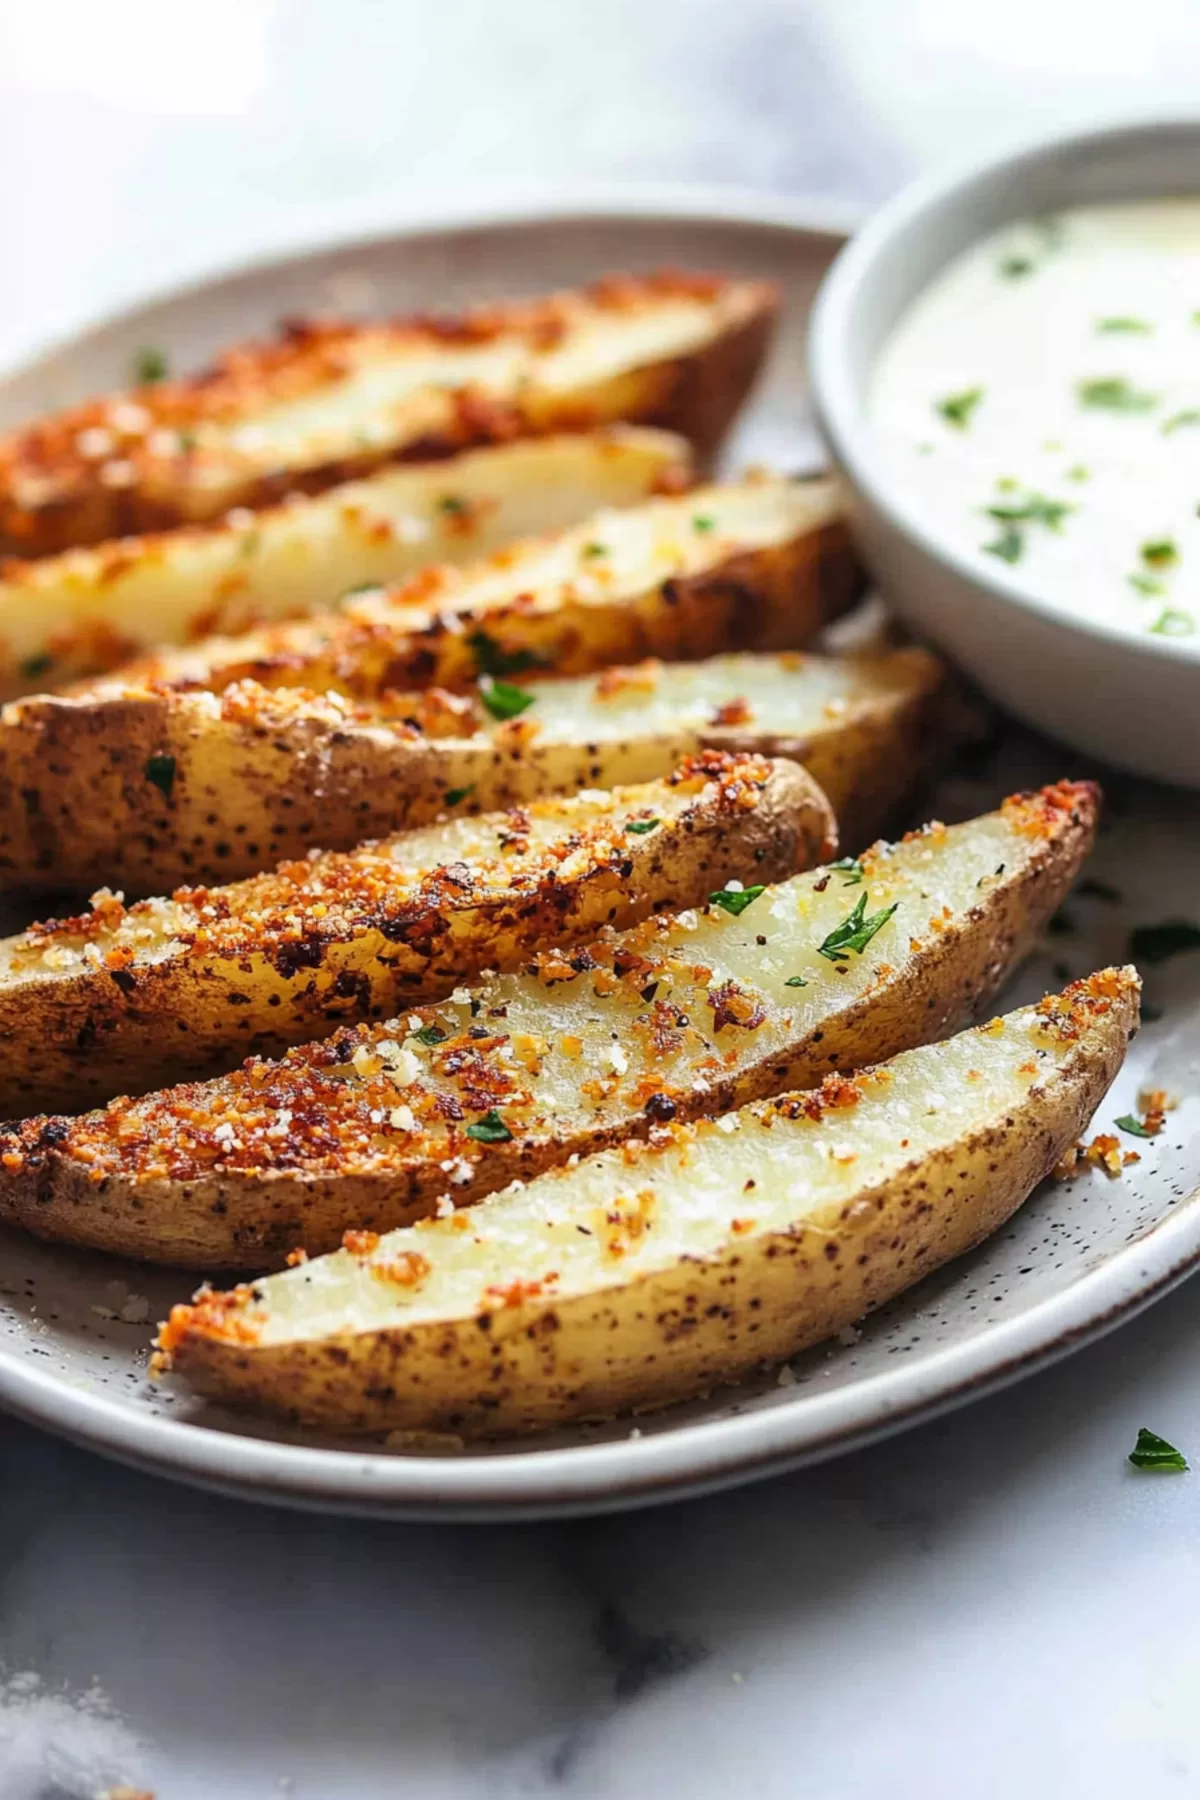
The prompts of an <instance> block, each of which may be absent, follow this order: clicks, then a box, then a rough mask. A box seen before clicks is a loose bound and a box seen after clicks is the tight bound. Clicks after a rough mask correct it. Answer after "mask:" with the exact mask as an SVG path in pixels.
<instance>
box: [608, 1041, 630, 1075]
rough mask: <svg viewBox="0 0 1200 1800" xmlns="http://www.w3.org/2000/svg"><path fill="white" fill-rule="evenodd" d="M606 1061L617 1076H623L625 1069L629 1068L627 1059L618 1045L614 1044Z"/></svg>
mask: <svg viewBox="0 0 1200 1800" xmlns="http://www.w3.org/2000/svg"><path fill="white" fill-rule="evenodd" d="M608 1060H609V1062H610V1063H611V1064H612V1066H613V1068H614V1069H615V1070H616V1072H617V1074H618V1075H624V1073H625V1071H626V1069H627V1068H628V1067H629V1058H628V1056H626V1054H625V1052H624V1050H622V1048H621V1046H620V1044H614V1045H613V1046H612V1048H611V1049H610V1050H609V1052H608Z"/></svg>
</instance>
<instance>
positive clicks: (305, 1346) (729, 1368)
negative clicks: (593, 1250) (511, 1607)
mask: <svg viewBox="0 0 1200 1800" xmlns="http://www.w3.org/2000/svg"><path fill="white" fill-rule="evenodd" d="M1128 974H1129V975H1130V976H1131V977H1132V971H1128ZM1137 1019H1138V992H1137V983H1136V978H1132V979H1131V980H1130V981H1129V982H1128V984H1127V985H1126V987H1125V989H1124V991H1123V992H1122V994H1121V995H1120V997H1119V998H1118V1000H1117V1001H1116V1003H1115V1004H1114V1006H1113V1009H1112V1011H1111V1013H1110V1014H1109V1015H1108V1016H1107V1019H1106V1020H1105V1021H1104V1025H1103V1029H1102V1031H1100V1032H1098V1033H1095V1034H1091V1035H1089V1036H1088V1038H1087V1041H1086V1042H1085V1043H1083V1044H1081V1045H1080V1047H1079V1048H1078V1050H1077V1051H1076V1052H1075V1053H1074V1054H1073V1055H1072V1057H1071V1058H1070V1060H1069V1061H1068V1063H1067V1065H1066V1066H1065V1067H1064V1068H1063V1069H1062V1070H1060V1071H1059V1072H1058V1073H1057V1074H1056V1075H1055V1076H1054V1077H1052V1078H1051V1079H1050V1080H1049V1081H1047V1083H1046V1084H1045V1086H1044V1087H1035V1088H1033V1089H1031V1090H1030V1093H1029V1095H1028V1098H1027V1101H1026V1103H1025V1104H1024V1105H1023V1106H1022V1107H1021V1108H1020V1109H1018V1110H1017V1111H1015V1112H1014V1114H1013V1116H1012V1117H1011V1118H1010V1119H1008V1120H1007V1121H1006V1123H1005V1125H1004V1126H1003V1127H1002V1128H1000V1129H990V1130H987V1131H979V1132H975V1133H972V1134H969V1135H964V1136H962V1137H960V1138H959V1139H958V1140H957V1141H956V1142H954V1143H952V1144H950V1145H949V1146H947V1147H945V1148H943V1149H942V1150H940V1151H939V1152H937V1153H935V1154H933V1155H931V1156H929V1157H927V1158H926V1159H925V1160H923V1161H919V1162H916V1163H913V1164H910V1165H909V1166H908V1168H906V1169H904V1170H903V1171H902V1173H901V1174H900V1175H899V1176H898V1177H897V1178H895V1179H893V1180H891V1181H889V1182H886V1183H884V1184H882V1185H880V1186H879V1187H876V1188H868V1189H866V1190H864V1191H863V1192H862V1193H860V1194H859V1195H858V1196H857V1197H856V1201H855V1203H854V1204H853V1206H852V1207H843V1208H840V1209H839V1208H831V1209H830V1210H829V1212H828V1213H827V1214H825V1215H819V1216H817V1217H816V1218H813V1219H811V1220H809V1221H806V1222H804V1223H803V1224H800V1225H798V1226H796V1227H795V1228H794V1229H793V1230H791V1231H787V1232H775V1233H772V1234H766V1233H763V1234H761V1235H758V1234H756V1235H754V1236H752V1237H750V1238H748V1239H746V1240H745V1241H744V1242H742V1243H737V1242H736V1241H735V1243H734V1244H732V1245H731V1246H730V1247H728V1248H727V1249H726V1250H725V1251H724V1252H723V1253H722V1254H721V1255H719V1256H717V1257H713V1258H710V1259H706V1260H700V1259H692V1260H684V1259H681V1260H680V1261H679V1262H677V1263H676V1264H675V1265H674V1266H673V1267H672V1268H671V1269H670V1270H668V1271H665V1272H662V1273H655V1274H653V1275H650V1276H642V1277H640V1278H638V1279H637V1280H635V1281H633V1282H630V1283H629V1284H627V1285H625V1286H622V1287H616V1288H611V1289H605V1290H603V1291H600V1292H597V1293H594V1294H588V1295H583V1296H580V1297H571V1298H569V1299H566V1300H563V1301H559V1302H555V1301H553V1300H548V1299H528V1300H522V1301H521V1302H520V1303H519V1304H517V1305H514V1306H509V1307H505V1308H503V1309H502V1310H500V1311H497V1312H494V1313H492V1314H490V1315H484V1316H483V1317H481V1318H474V1317H473V1318H469V1319H456V1320H449V1321H447V1322H446V1323H445V1324H444V1325H441V1326H439V1327H433V1328H430V1327H426V1328H425V1329H424V1330H422V1329H419V1328H418V1329H412V1328H408V1329H394V1330H384V1331H375V1332H363V1333H361V1334H355V1333H351V1332H347V1333H345V1334H344V1335H341V1336H338V1337H329V1338H325V1339H321V1340H318V1341H313V1342H303V1341H293V1342H290V1343H286V1344H281V1345H263V1346H259V1345H252V1344H251V1345H247V1344H240V1343H237V1342H234V1341H231V1340H230V1339H229V1338H222V1337H221V1336H220V1335H219V1333H218V1332H214V1331H212V1330H206V1329H205V1328H204V1327H203V1326H200V1327H192V1328H190V1329H188V1328H185V1329H183V1331H182V1332H181V1334H180V1336H179V1338H178V1341H177V1342H176V1344H175V1345H174V1347H173V1349H172V1356H171V1361H172V1366H173V1367H174V1368H175V1369H176V1370H177V1371H178V1372H179V1373H180V1374H182V1375H183V1376H185V1377H186V1379H187V1380H188V1381H189V1382H190V1384H191V1385H192V1387H193V1388H194V1389H196V1390H197V1391H198V1392H199V1393H201V1394H205V1395H208V1396H211V1397H213V1398H216V1399H220V1400H222V1401H228V1402H232V1403H234V1404H239V1405H245V1406H251V1407H255V1408H258V1409H261V1410H266V1411H269V1412H271V1413H273V1414H275V1415H280V1414H282V1415H284V1416H286V1417H288V1418H290V1419H293V1420H296V1421H300V1422H303V1423H304V1424H307V1425H312V1426H319V1427H326V1428H331V1429H333V1430H337V1431H345V1432H375V1431H388V1430H394V1429H420V1430H425V1431H446V1432H453V1433H457V1434H461V1435H466V1436H498V1435H502V1434H508V1433H514V1432H521V1431H528V1430H531V1429H537V1428H545V1427H547V1426H551V1425H559V1424H564V1423H566V1422H567V1421H569V1420H571V1419H579V1418H595V1417H603V1416H606V1415H610V1414H612V1413H617V1412H621V1411H623V1410H625V1409H627V1408H629V1407H631V1406H638V1407H645V1406H647V1405H667V1404H669V1403H670V1402H672V1401H677V1400H683V1399H687V1398H689V1397H691V1396H693V1395H695V1394H697V1393H700V1392H703V1391H704V1390H705V1389H707V1388H710V1387H716V1386H720V1385H721V1384H723V1383H725V1382H729V1381H734V1380H737V1379H738V1378H739V1377H741V1376H744V1375H746V1374H748V1373H749V1372H750V1371H751V1370H753V1369H754V1368H756V1367H758V1366H760V1365H762V1364H764V1363H772V1362H777V1361H780V1360H782V1359H784V1358H786V1357H789V1356H793V1355H795V1354H796V1352H797V1351H800V1350H803V1349H805V1348H807V1347H808V1346H809V1345H812V1344H816V1343H820V1342H821V1341H822V1339H824V1338H827V1337H829V1336H831V1335H832V1334H833V1333H834V1332H836V1331H838V1330H839V1329H840V1328H841V1327H842V1326H844V1325H847V1324H850V1323H852V1322H853V1321H855V1320H857V1319H860V1318H862V1316H863V1315H864V1314H865V1313H867V1312H870V1311H872V1310H873V1309H874V1308H876V1307H878V1306H881V1305H882V1304H883V1303H884V1302H885V1301H887V1300H889V1299H891V1298H893V1297H894V1296H895V1295H896V1294H899V1293H901V1292H903V1291H904V1289H906V1288H908V1287H911V1286H912V1285H913V1283H914V1282H916V1281H918V1280H920V1279H921V1278H922V1277H923V1276H925V1275H927V1274H929V1273H930V1272H931V1271H932V1270H934V1269H936V1268H939V1267H940V1266H941V1265H942V1264H943V1263H946V1262H949V1261H950V1260H952V1259H953V1258H954V1257H957V1256H961V1255H962V1254H963V1253H964V1252H965V1251H967V1250H970V1249H971V1248H972V1247H973V1246H974V1245H976V1244H978V1243H979V1242H981V1241H982V1240H983V1239H984V1238H986V1237H988V1236H989V1235H990V1234H991V1233H992V1232H994V1231H995V1230H997V1229H998V1228H999V1227H1000V1226H1001V1225H1003V1224H1004V1222H1005V1221H1006V1220H1007V1219H1008V1218H1010V1217H1011V1216H1012V1214H1013V1213H1014V1212H1015V1211H1016V1210H1017V1208H1018V1207H1019V1206H1020V1205H1021V1204H1022V1202H1023V1201H1024V1200H1025V1199H1026V1198H1027V1197H1028V1195H1029V1194H1030V1193H1031V1192H1032V1190H1033V1189H1034V1188H1035V1187H1036V1186H1037V1184H1038V1182H1039V1181H1041V1180H1042V1179H1043V1178H1044V1177H1045V1176H1046V1175H1048V1174H1049V1173H1050V1171H1051V1170H1052V1169H1053V1168H1054V1166H1055V1164H1056V1163H1057V1162H1058V1161H1059V1159H1060V1157H1061V1156H1062V1155H1063V1153H1064V1152H1065V1151H1066V1150H1067V1149H1068V1147H1069V1146H1070V1145H1071V1144H1072V1143H1073V1142H1074V1140H1075V1139H1076V1138H1077V1137H1078V1136H1079V1134H1080V1133H1081V1131H1083V1130H1084V1128H1085V1127H1086V1124H1087V1121H1088V1120H1089V1119H1090V1117H1091V1115H1092V1113H1093V1112H1094V1111H1095V1109H1096V1107H1097V1105H1098V1104H1099V1102H1100V1100H1101V1099H1102V1098H1103V1096H1104V1094H1105V1093H1106V1092H1107V1090H1108V1088H1109V1087H1110V1086H1111V1084H1112V1081H1113V1080H1114V1078H1115V1076H1116V1074H1117V1072H1118V1070H1119V1069H1120V1067H1121V1063H1122V1061H1123V1059H1124V1056H1125V1051H1126V1047H1127V1044H1128V1040H1129V1038H1130V1036H1131V1035H1132V1033H1133V1032H1134V1031H1135V1030H1136V1028H1137ZM848 1130H849V1131H850V1132H851V1133H852V1130H853V1127H852V1124H851V1125H850V1126H849V1127H848ZM831 1247H833V1253H832V1254H831ZM181 1310H182V1309H181Z"/></svg>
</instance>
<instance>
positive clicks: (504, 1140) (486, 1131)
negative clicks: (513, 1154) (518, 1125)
mask: <svg viewBox="0 0 1200 1800" xmlns="http://www.w3.org/2000/svg"><path fill="white" fill-rule="evenodd" d="M467 1136H468V1137H469V1138H474V1139H475V1142H476V1143H477V1144H511V1142H512V1132H511V1131H510V1130H509V1129H508V1126H507V1125H506V1124H505V1123H504V1120H503V1119H502V1118H501V1117H500V1114H499V1113H498V1112H497V1111H496V1109H495V1107H494V1106H493V1107H492V1109H491V1111H490V1112H485V1113H484V1115H483V1117H482V1119H476V1120H475V1122H474V1124H473V1125H468V1126H467Z"/></svg>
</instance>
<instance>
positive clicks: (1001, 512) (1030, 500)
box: [983, 493, 1075, 531]
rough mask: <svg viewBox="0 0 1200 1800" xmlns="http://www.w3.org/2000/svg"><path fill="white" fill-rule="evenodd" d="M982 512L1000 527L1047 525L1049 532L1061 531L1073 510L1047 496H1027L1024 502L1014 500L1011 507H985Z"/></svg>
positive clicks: (1064, 501) (1063, 501)
mask: <svg viewBox="0 0 1200 1800" xmlns="http://www.w3.org/2000/svg"><path fill="white" fill-rule="evenodd" d="M983 510H984V512H985V513H986V514H987V516H988V518H989V519H996V520H997V521H998V522H999V523H1000V524H1002V525H1010V524H1011V525H1017V524H1027V525H1047V526H1049V528H1050V530H1051V531H1061V530H1062V522H1063V520H1064V519H1065V518H1066V516H1067V514H1068V513H1072V512H1074V511H1075V508H1074V507H1073V506H1072V505H1071V504H1070V502H1069V501H1066V500H1051V499H1050V497H1049V495H1048V494H1032V493H1031V494H1027V495H1026V496H1025V498H1024V500H1014V501H1013V503H1012V505H1011V506H1010V505H1008V504H1007V503H1005V504H1004V505H1003V506H985V507H984V509H983Z"/></svg>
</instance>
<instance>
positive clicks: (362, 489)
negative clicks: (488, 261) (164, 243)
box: [0, 426, 690, 700]
mask: <svg viewBox="0 0 1200 1800" xmlns="http://www.w3.org/2000/svg"><path fill="white" fill-rule="evenodd" d="M689 466H690V465H689V452H688V446H687V443H686V441H685V440H684V439H683V438H680V437H676V436H674V435H673V434H672V433H670V432H665V431H649V430H639V429H637V428H635V427H632V426H612V427H610V428H609V429H607V430H604V431H593V432H578V433H575V434H572V435H570V436H557V437H548V438H529V439H523V440H518V441H517V442H515V443H511V444H495V445H489V446H488V447H487V448H485V449H482V450H471V451H464V452H463V454H462V455H460V456H456V457H453V458H451V459H450V460H448V461H444V462H438V463H432V464H416V465H413V464H409V465H402V466H400V467H388V468H384V469H380V470H378V471H376V473H375V474H373V475H369V476H365V477H364V478H363V479H362V480H360V481H353V482H344V483H343V484H342V485H341V486H339V487H335V488H330V489H328V490H327V491H326V492H324V493H322V494H318V495H312V496H308V495H304V494H297V495H293V496H291V497H290V498H289V499H287V500H286V501H283V502H281V503H280V504H279V505H277V506H273V507H267V508H265V509H264V510H263V511H261V512H257V513H249V512H244V511H243V512H240V513H239V512H237V511H235V512H234V513H233V514H232V516H227V517H225V518H224V519H221V520H219V521H216V522H214V523H212V524H209V525H197V526H184V527H181V528H180V529H178V530H175V531H167V532H160V533H157V534H155V535H152V536H149V537H140V538H137V537H134V538H118V539H116V540H110V541H109V542H108V543H105V544H100V545H95V546H88V547H85V548H80V549H74V550H66V551H63V552H62V553H61V554H60V555H58V556H52V557H44V558H42V560H40V561H38V562H27V561H21V560H15V559H14V560H12V561H10V562H9V563H8V564H7V565H5V566H4V567H3V569H2V570H0V619H2V621H3V624H2V629H0V700H8V699H12V698H13V697H14V696H15V695H17V694H21V693H28V692H31V691H40V692H45V691H46V690H47V689H48V688H58V687H62V686H63V685H64V684H65V683H67V682H69V681H75V680H78V679H79V678H80V677H81V676H84V675H96V674H99V673H102V672H103V671H105V670H108V669H111V668H113V667H114V666H116V665H117V664H118V663H122V662H126V661H128V659H129V658H130V657H132V656H137V655H141V654H144V653H145V652H146V651H148V650H150V649H151V648H152V647H154V646H156V645H164V644H186V643H189V642H191V641H192V640H193V639H195V638H198V637H202V636H210V635H211V634H212V633H214V632H240V631H245V630H247V629H249V628H250V627H252V626H255V625H258V624H261V623H262V622H263V621H264V620H268V619H283V618H298V617H300V616H302V615H304V614H306V613H312V612H316V611H317V610H318V609H320V608H329V607H331V606H332V605H333V604H334V602H335V601H336V599H337V597H338V596H339V595H341V594H345V593H347V592H350V591H353V590H354V589H357V588H362V587H364V586H370V585H372V584H376V585H383V584H393V583H396V582H401V581H404V580H406V579H408V578H410V577H411V576H413V575H414V574H415V573H416V572H417V571H418V570H419V569H422V568H425V567H426V566H428V565H430V564H433V563H441V564H447V563H452V564H459V563H464V562H468V561H471V560H475V559H478V558H479V557H483V556H487V555H490V554H491V553H492V552H493V551H495V550H497V549H499V548H500V546H501V545H502V544H506V543H508V542H510V541H511V540H512V539H514V538H520V537H527V536H529V535H530V534H532V533H536V532H548V531H560V530H563V529H564V528H565V527H566V526H568V525H573V524H575V522H576V521H577V520H579V519H582V518H585V517H587V515H588V514H589V513H593V512H595V511H596V510H597V509H598V508H601V507H609V506H632V505H635V504H636V503H637V502H638V501H640V500H646V499H648V498H649V497H650V496H651V495H652V494H654V493H655V492H660V491H670V490H677V489H678V488H679V487H681V486H684V485H686V480H687V476H688V473H689Z"/></svg>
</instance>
